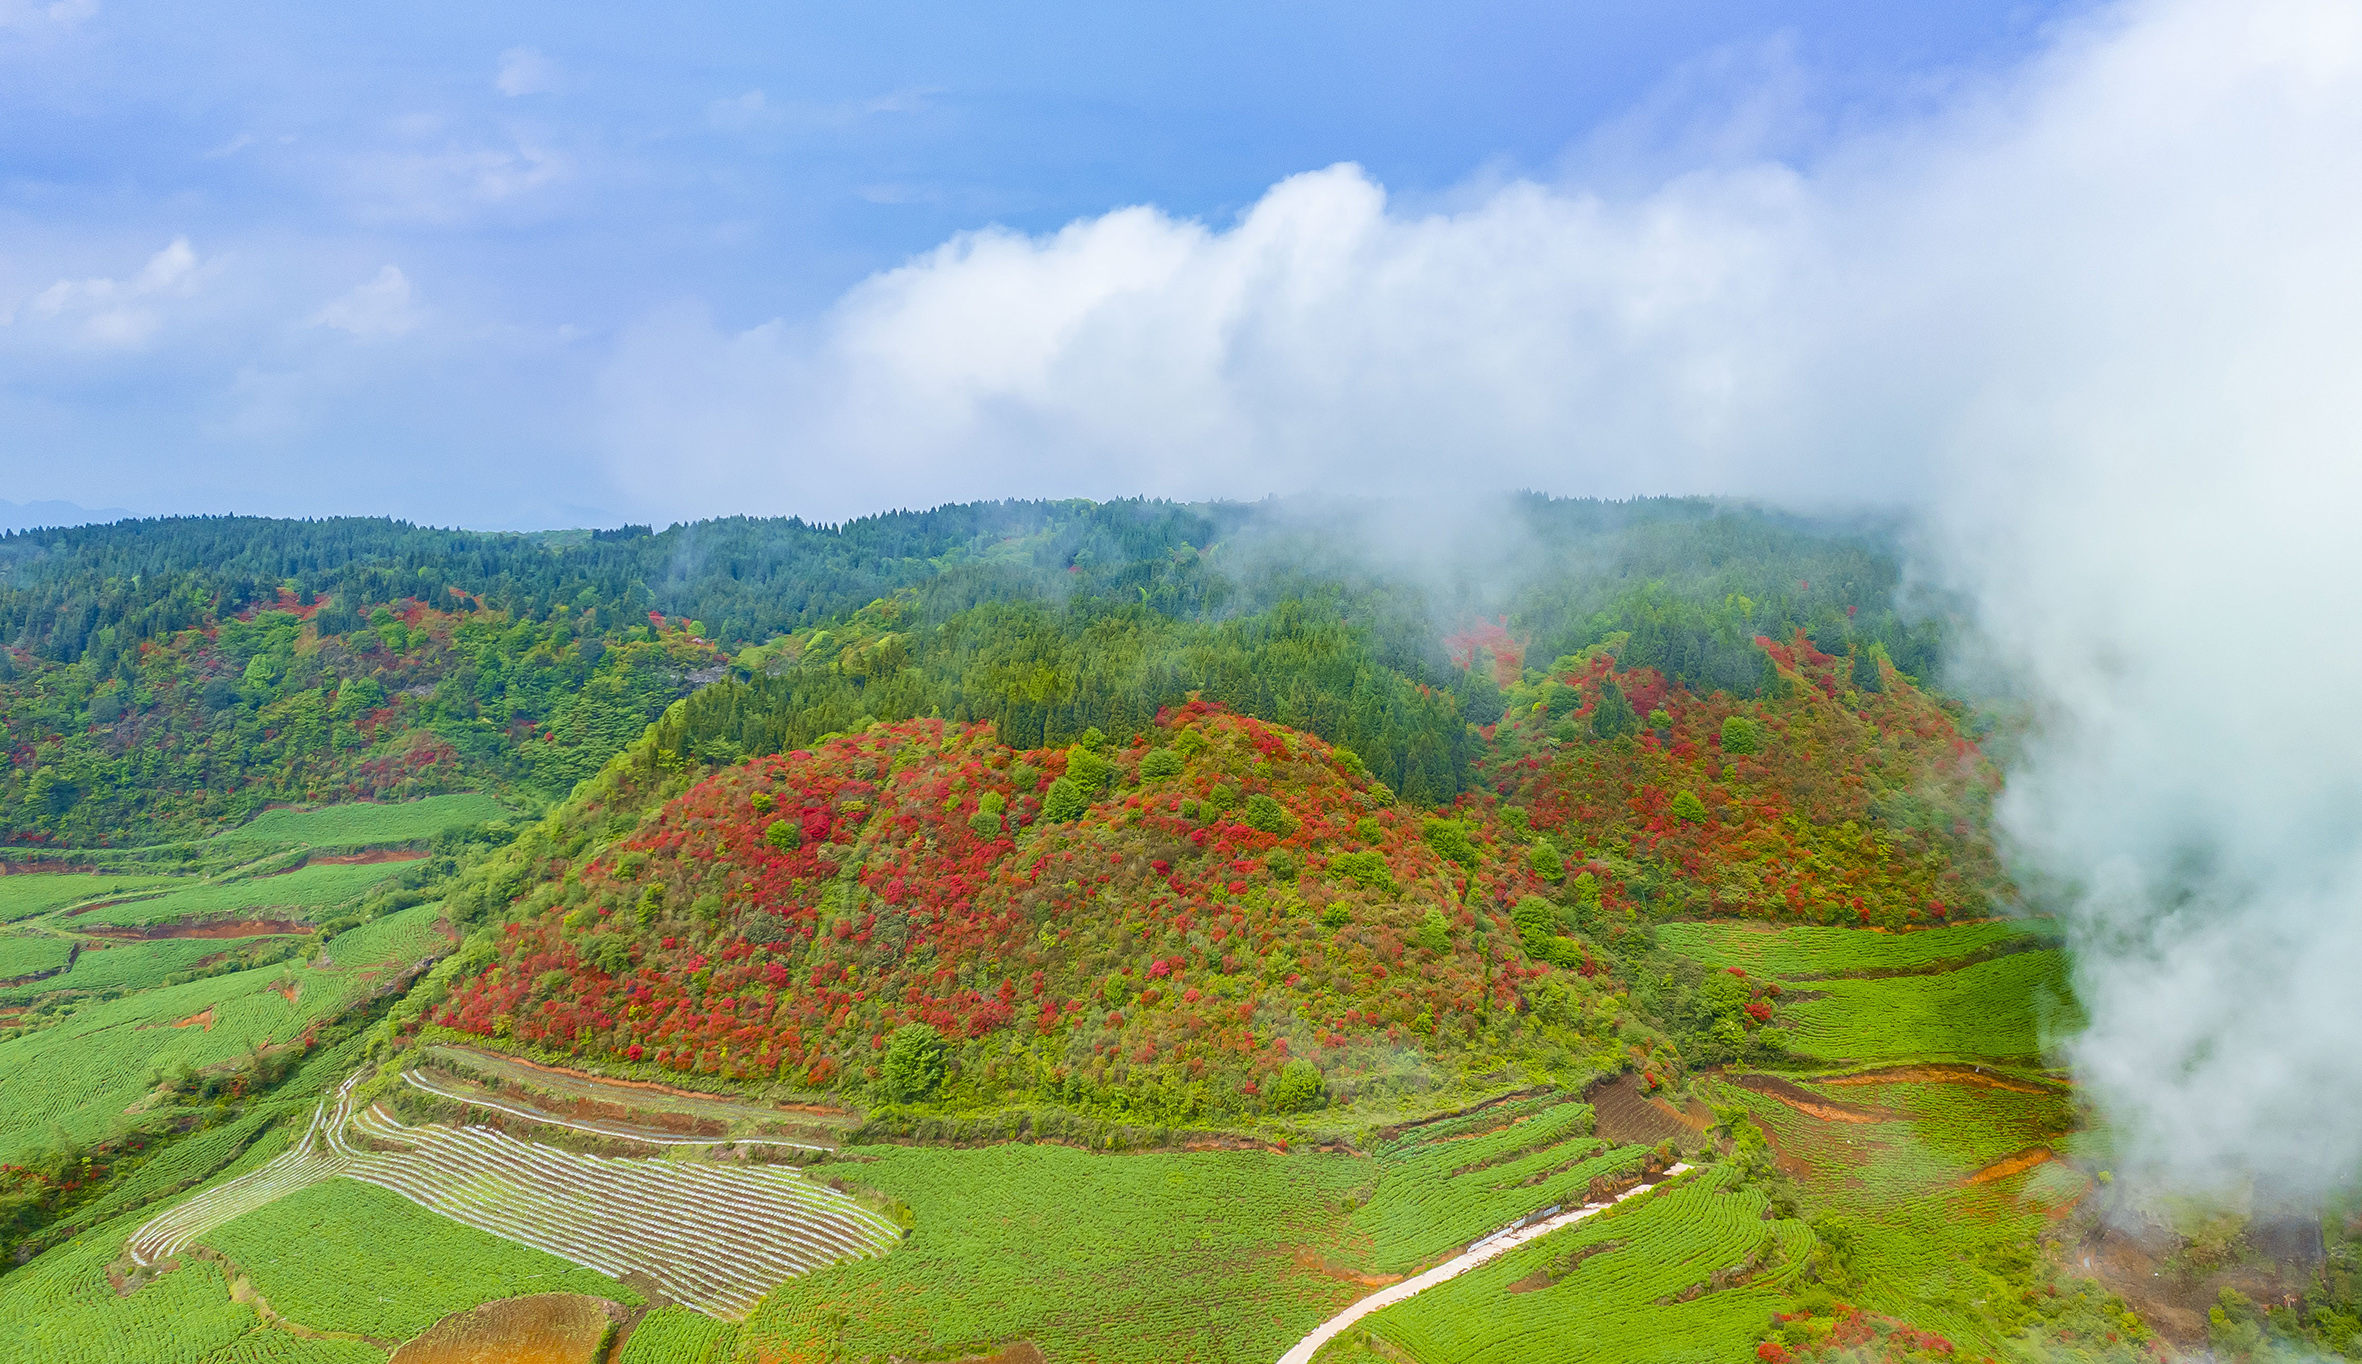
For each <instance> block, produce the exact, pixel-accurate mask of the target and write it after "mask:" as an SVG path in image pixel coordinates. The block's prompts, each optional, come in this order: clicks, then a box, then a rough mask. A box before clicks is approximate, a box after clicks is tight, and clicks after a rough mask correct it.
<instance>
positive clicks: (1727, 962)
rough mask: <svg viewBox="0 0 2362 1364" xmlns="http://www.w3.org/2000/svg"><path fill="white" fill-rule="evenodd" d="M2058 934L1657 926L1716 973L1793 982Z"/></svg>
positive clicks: (1925, 964) (2045, 923)
mask: <svg viewBox="0 0 2362 1364" xmlns="http://www.w3.org/2000/svg"><path fill="white" fill-rule="evenodd" d="M2058 933H2059V926H2058V922H2057V921H2056V920H2054V919H1995V920H1991V921H1988V922H1985V923H1977V924H1959V925H1956V926H1952V927H1947V928H1921V929H1913V930H1910V931H1908V932H1900V933H1880V932H1871V931H1866V930H1863V929H1858V928H1818V927H1813V926H1810V925H1797V926H1794V927H1776V926H1773V925H1770V924H1763V923H1757V922H1754V921H1740V922H1734V921H1729V920H1717V921H1714V922H1708V923H1670V924H1660V925H1658V927H1657V942H1658V944H1659V945H1660V946H1662V947H1664V948H1665V949H1667V950H1668V951H1673V952H1679V953H1681V954H1682V955H1683V956H1685V957H1691V958H1694V959H1696V960H1697V961H1699V962H1700V963H1702V964H1704V965H1706V966H1709V967H1712V968H1714V969H1716V970H1720V969H1722V968H1723V967H1726V966H1736V967H1738V968H1739V969H1741V970H1743V971H1745V972H1747V973H1748V974H1749V975H1756V976H1777V977H1780V978H1782V979H1786V980H1795V979H1808V978H1826V977H1830V976H1842V975H1846V974H1848V973H1855V972H1902V971H1925V970H1928V969H1930V968H1940V967H1942V966H1944V965H1945V964H1947V963H1956V962H1959V961H1961V960H1962V959H1964V958H1969V957H1974V956H1978V955H1980V954H1989V953H1993V952H1995V951H1998V950H2007V949H2013V948H2018V947H2021V946H2026V945H2030V944H2032V943H2036V942H2042V941H2046V940H2052V939H2055V938H2056V937H2057V936H2058Z"/></svg>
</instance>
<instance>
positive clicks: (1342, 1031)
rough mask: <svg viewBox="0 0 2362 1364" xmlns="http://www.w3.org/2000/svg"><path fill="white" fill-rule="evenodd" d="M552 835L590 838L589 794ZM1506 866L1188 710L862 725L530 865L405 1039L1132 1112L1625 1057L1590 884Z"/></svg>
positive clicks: (1268, 1102)
mask: <svg viewBox="0 0 2362 1364" xmlns="http://www.w3.org/2000/svg"><path fill="white" fill-rule="evenodd" d="M620 771H621V769H620V768H619V772H620ZM574 809H575V818H576V819H578V820H580V821H582V822H584V823H585V824H595V823H596V822H597V821H598V820H599V818H600V811H601V809H602V803H601V801H600V800H599V799H598V793H597V792H590V793H588V794H587V797H578V799H577V802H576V803H575V807H574ZM562 817H563V816H562ZM1533 854H1534V849H1533V848H1532V847H1531V845H1530V843H1529V841H1528V837H1527V835H1525V834H1524V833H1523V832H1522V831H1521V830H1520V829H1519V828H1516V827H1513V826H1512V825H1511V824H1510V823H1507V822H1504V821H1503V820H1502V819H1500V818H1499V817H1498V816H1497V814H1496V812H1495V811H1494V809H1493V808H1492V806H1491V803H1490V802H1489V801H1487V800H1485V799H1482V798H1469V799H1467V800H1464V801H1463V802H1462V804H1461V806H1460V807H1459V808H1458V809H1456V810H1454V811H1452V812H1450V815H1449V817H1436V816H1424V815H1422V814H1419V813H1416V812H1414V811H1412V810H1410V809H1408V808H1405V807H1403V806H1400V805H1398V804H1396V802H1395V800H1394V797H1393V794H1392V793H1391V792H1390V791H1388V790H1387V789H1386V788H1385V786H1384V785H1383V784H1381V783H1379V782H1377V781H1375V780H1373V779H1372V778H1371V777H1370V776H1369V775H1368V773H1367V772H1366V770H1365V769H1364V768H1363V766H1362V764H1361V762H1360V760H1359V759H1358V758H1357V757H1355V756H1354V755H1353V754H1352V753H1351V752H1350V751H1347V750H1345V749H1341V748H1335V747H1332V746H1330V745H1328V744H1326V743H1324V742H1322V741H1321V740H1319V739H1317V738H1314V737H1312V736H1310V735H1307V734H1304V733H1301V732H1298V731H1295V730H1291V729H1288V728H1285V727H1283V726H1279V725H1274V724H1268V723H1264V722H1261V721H1257V720H1254V719H1250V718H1247V717H1244V716H1239V715H1235V714H1231V713H1229V712H1227V711H1224V710H1222V709H1221V708H1219V707H1216V706H1213V705H1210V704H1206V703H1202V702H1193V703H1191V704H1188V705H1184V706H1179V707H1173V708H1169V709H1167V710H1165V711H1163V712H1162V713H1160V714H1159V715H1158V716H1157V718H1156V720H1155V722H1154V723H1153V724H1152V725H1150V726H1148V727H1146V728H1145V729H1143V730H1142V731H1141V732H1139V733H1137V734H1132V735H1127V736H1123V737H1121V738H1117V739H1109V738H1107V737H1105V736H1102V735H1100V734H1098V733H1097V732H1096V731H1091V732H1088V733H1086V734H1085V735H1084V736H1083V737H1082V739H1081V740H1080V741H1078V742H1077V743H1075V744H1073V745H1070V746H1068V747H1066V748H1062V749H1044V750H1033V751H1024V752H1020V751H1016V750H1012V749H1009V748H1007V747H1004V746H1003V745H1001V744H1000V743H999V742H998V741H997V740H996V738H995V736H994V733H993V730H992V729H991V728H990V727H989V726H983V725H963V724H955V723H946V722H944V721H939V720H912V721H905V722H902V723H898V724H886V725H878V726H874V727H872V728H870V729H868V730H866V731H864V732H862V733H860V734H856V735H850V736H845V737H840V738H835V739H831V740H829V741H827V742H825V743H821V744H819V745H817V746H815V747H813V748H810V749H805V750H798V751H795V752H791V753H784V754H778V755H773V756H769V757H763V758H757V759H754V760H751V761H748V762H746V763H743V764H740V765H737V766H733V767H730V768H727V769H724V770H722V771H720V772H717V773H715V774H713V775H711V776H709V777H707V778H705V779H704V780H702V781H699V782H697V783H696V784H695V785H693V786H691V787H689V788H688V789H687V790H685V791H683V792H682V793H680V794H679V795H677V796H676V797H674V798H673V799H671V800H670V801H669V802H667V803H665V804H664V805H663V806H662V807H661V809H660V810H658V811H657V812H656V813H655V814H654V815H653V816H652V817H650V818H648V819H646V820H645V822H643V823H641V824H640V825H639V826H638V827H636V828H633V829H632V830H631V831H630V832H629V833H628V834H626V835H625V836H623V837H620V838H617V839H616V840H615V841H613V842H611V843H608V844H606V845H605V846H603V847H598V848H595V849H593V850H587V851H584V852H582V853H580V854H578V856H577V857H576V858H575V859H574V860H572V861H570V862H568V861H553V862H549V863H545V864H544V865H543V879H541V880H540V881H539V882H538V884H532V885H530V886H529V887H527V886H523V885H518V886H514V887H513V889H514V890H516V891H519V892H521V894H520V895H519V897H518V899H517V900H516V902H515V905H514V907H513V908H512V909H511V910H510V911H509V914H510V919H509V922H507V923H506V924H504V925H503V926H502V928H501V930H500V931H499V932H498V934H497V935H495V937H494V939H493V945H492V946H490V947H488V948H479V949H478V950H477V951H476V952H475V953H474V954H472V956H471V957H470V958H469V959H467V960H466V961H465V962H464V966H463V968H462V970H461V971H460V972H458V973H456V974H455V975H454V976H453V977H452V978H451V979H450V982H449V990H448V993H447V995H445V996H444V997H443V998H442V999H441V1000H440V1001H439V1002H437V1003H435V1004H434V1005H433V1006H432V1007H431V1011H430V1012H429V1013H428V1014H427V1019H428V1021H431V1022H433V1023H436V1024H440V1025H443V1026H445V1027H448V1028H452V1029H457V1030H459V1031H462V1032H466V1033H472V1034H477V1035H482V1036H488V1037H493V1038H498V1039H506V1040H508V1041H509V1042H510V1043H512V1044H523V1045H527V1046H531V1047H535V1048H539V1049H544V1050H548V1051H552V1052H560V1053H566V1054H569V1055H573V1056H578V1057H582V1058H584V1059H587V1060H594V1061H597V1062H599V1063H601V1064H603V1065H609V1066H622V1067H627V1068H652V1069H656V1070H662V1071H671V1072H675V1073H683V1072H686V1073H695V1074H702V1075H709V1076H714V1077H717V1078H723V1079H733V1080H740V1081H748V1082H770V1081H784V1082H787V1083H789V1084H792V1085H795V1086H798V1087H801V1088H806V1089H812V1090H836V1091H852V1092H855V1093H858V1094H860V1095H861V1096H862V1097H864V1098H866V1099H868V1100H870V1101H873V1102H875V1101H880V1100H885V1101H892V1100H918V1099H932V1100H937V1101H942V1102H946V1103H954V1104H970V1103H974V1104H985V1103H992V1102H997V1101H1004V1100H1016V1099H1021V1098H1029V1099H1042V1100H1050V1101H1058V1102H1067V1103H1074V1104H1079V1105H1082V1106H1086V1107H1092V1108H1108V1107H1112V1108H1115V1109H1119V1110H1122V1111H1124V1112H1126V1113H1128V1114H1131V1115H1134V1116H1137V1117H1139V1118H1141V1119H1143V1120H1149V1121H1156V1122H1195V1121H1209V1120H1211V1121H1219V1120H1222V1119H1225V1118H1249V1117H1253V1116H1257V1115H1261V1114H1267V1113H1274V1112H1288V1111H1295V1110H1301V1109H1305V1108H1309V1107H1313V1106H1317V1105H1321V1104H1324V1103H1327V1102H1331V1101H1335V1100H1340V1099H1350V1098H1354V1097H1360V1096H1365V1095H1366V1096H1369V1097H1381V1096H1387V1095H1392V1094H1397V1093H1399V1094H1402V1095H1404V1096H1405V1097H1407V1096H1408V1095H1410V1094H1412V1093H1416V1092H1418V1091H1422V1090H1425V1089H1428V1088H1432V1087H1435V1086H1437V1085H1439V1084H1441V1083H1444V1082H1446V1081H1447V1080H1449V1079H1456V1078H1457V1077H1458V1075H1459V1074H1460V1073H1461V1072H1462V1071H1463V1069H1464V1068H1466V1067H1468V1066H1470V1065H1471V1064H1474V1065H1475V1066H1476V1067H1477V1068H1478V1069H1480V1070H1495V1069H1498V1068H1499V1067H1500V1066H1501V1065H1502V1064H1503V1063H1506V1062H1511V1061H1516V1062H1522V1063H1524V1064H1525V1065H1526V1066H1527V1067H1528V1068H1529V1069H1531V1070H1533V1071H1535V1072H1537V1073H1540V1072H1547V1071H1553V1070H1558V1069H1563V1070H1565V1071H1567V1072H1568V1073H1569V1076H1570V1078H1572V1077H1574V1076H1575V1075H1577V1074H1580V1073H1588V1072H1589V1071H1590V1070H1591V1069H1594V1068H1607V1069H1614V1068H1618V1067H1620V1066H1621V1065H1623V1064H1624V1063H1625V1062H1626V1061H1627V1060H1631V1061H1634V1062H1639V1061H1644V1060H1646V1059H1648V1057H1649V1054H1650V1051H1651V1046H1650V1045H1646V1044H1648V1043H1650V1042H1651V1041H1652V1039H1650V1038H1648V1037H1647V1035H1646V1034H1641V1033H1637V1032H1635V1033H1634V1036H1635V1037H1637V1038H1638V1040H1639V1041H1640V1042H1642V1043H1643V1044H1644V1045H1639V1046H1637V1047H1635V1046H1634V1044H1633V1043H1632V1042H1622V1043H1619V1042H1617V1041H1615V1040H1613V1039H1612V1037H1610V1036H1609V1035H1608V1033H1609V1029H1610V1027H1611V1026H1612V1025H1613V1023H1614V1022H1615V1021H1616V1018H1617V1013H1618V1011H1617V1009H1616V1007H1615V1002H1614V1000H1613V999H1612V997H1611V996H1610V991H1611V990H1612V988H1613V982H1612V978H1611V977H1610V975H1609V974H1608V972H1607V970H1606V967H1607V965H1608V963H1609V962H1611V961H1612V960H1613V959H1612V957H1610V955H1609V953H1608V951H1607V950H1606V946H1605V945H1604V944H1602V943H1595V942H1594V941H1592V940H1591V939H1590V938H1588V937H1586V936H1585V935H1584V933H1583V931H1582V928H1581V925H1582V924H1583V923H1584V922H1585V921H1586V920H1587V921H1588V922H1589V923H1590V924H1591V926H1592V927H1593V929H1594V930H1595V932H1598V933H1600V934H1601V935H1603V936H1604V935H1612V934H1616V933H1619V932H1621V929H1620V928H1616V927H1610V926H1609V925H1610V924H1611V923H1612V922H1613V920H1614V919H1615V917H1616V916H1615V915H1614V914H1613V913H1611V912H1609V911H1612V910H1613V909H1614V907H1615V903H1616V894H1617V891H1616V887H1615V885H1614V883H1613V881H1612V879H1611V878H1606V877H1605V876H1604V868H1602V869H1600V872H1598V873H1594V872H1592V871H1589V870H1587V869H1586V867H1585V865H1584V864H1583V863H1581V862H1580V861H1579V860H1578V861H1577V862H1576V863H1574V864H1572V866H1571V867H1570V865H1569V864H1568V863H1567V862H1566V859H1565V858H1564V857H1563V856H1560V855H1557V854H1556V853H1552V854H1551V855H1550V856H1548V857H1536V856H1534V855H1533ZM1603 883H1604V885H1603ZM501 889H502V890H503V891H506V890H510V889H512V887H509V886H503V887H502V888H501ZM1628 1031H1630V1030H1629V1029H1628ZM1627 1047H1630V1048H1633V1050H1634V1055H1633V1056H1632V1057H1629V1058H1628V1057H1626V1056H1624V1055H1623V1049H1624V1048H1627Z"/></svg>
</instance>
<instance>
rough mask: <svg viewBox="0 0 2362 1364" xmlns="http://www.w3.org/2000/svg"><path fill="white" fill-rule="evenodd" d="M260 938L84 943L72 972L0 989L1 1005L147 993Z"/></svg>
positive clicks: (247, 946) (168, 939)
mask: <svg viewBox="0 0 2362 1364" xmlns="http://www.w3.org/2000/svg"><path fill="white" fill-rule="evenodd" d="M261 941H263V939H261V938H164V939H160V940H158V941H155V942H126V943H103V942H102V943H86V944H84V945H83V948H82V955H81V956H80V957H78V958H76V959H75V961H74V969H73V970H71V971H67V972H64V973H62V974H59V975H54V976H51V977H49V978H48V979H46V980H38V981H34V982H32V983H30V984H26V985H14V986H9V987H7V988H4V989H0V1004H11V1003H18V1002H21V1001H24V1000H28V999H35V998H38V997H40V996H42V995H46V994H50V993H53V992H56V991H59V990H73V991H77V992H81V993H85V994H97V993H98V992H100V991H102V990H123V991H131V990H146V989H151V988H153V987H155V986H157V985H159V984H161V983H162V982H163V980H164V978H165V977H166V976H169V975H171V974H172V973H174V972H175V971H186V970H188V969H189V968H190V967H192V966H195V965H196V964H197V963H199V962H201V961H203V960H204V959H206V958H207V957H214V956H219V955H221V954H222V953H224V952H240V951H244V950H245V949H247V948H249V947H252V946H254V945H255V944H256V943H258V942H261Z"/></svg>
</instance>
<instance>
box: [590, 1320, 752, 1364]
mask: <svg viewBox="0 0 2362 1364" xmlns="http://www.w3.org/2000/svg"><path fill="white" fill-rule="evenodd" d="M737 1340H738V1328H737V1327H736V1326H734V1325H732V1324H731V1323H729V1322H726V1321H715V1320H714V1319H713V1318H712V1317H709V1316H706V1315H705V1314H703V1313H701V1312H695V1311H692V1310H690V1309H689V1308H686V1307H659V1308H657V1309H656V1310H655V1311H653V1312H650V1313H649V1314H648V1315H646V1316H644V1317H642V1318H640V1324H639V1325H637V1326H635V1327H633V1328H632V1333H631V1338H630V1339H629V1340H626V1341H625V1342H624V1343H623V1353H622V1354H620V1355H617V1356H616V1361H615V1364H727V1361H728V1360H729V1359H730V1356H731V1354H732V1350H731V1346H732V1345H733V1344H735V1343H736V1342H737Z"/></svg>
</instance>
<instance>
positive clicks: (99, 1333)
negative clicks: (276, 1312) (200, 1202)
mask: <svg viewBox="0 0 2362 1364" xmlns="http://www.w3.org/2000/svg"><path fill="white" fill-rule="evenodd" d="M138 1222H139V1219H138V1218H136V1217H127V1218H124V1219H122V1220H120V1221H116V1222H112V1223H108V1224H106V1225H103V1226H98V1227H94V1228H92V1229H91V1230H89V1231H87V1232H85V1233H83V1234H82V1235H81V1236H79V1237H77V1238H75V1239H74V1240H73V1241H71V1242H69V1243H67V1244H66V1245H63V1246H59V1247H58V1248H57V1249H55V1250H52V1251H49V1252H48V1253H46V1254H43V1255H39V1256H36V1257H35V1258H34V1259H33V1261H32V1263H30V1264H28V1265H26V1266H24V1267H23V1268H22V1269H15V1270H11V1271H10V1272H9V1273H8V1274H7V1275H6V1276H5V1277H0V1364H119V1362H120V1361H123V1360H133V1359H136V1360H139V1361H142V1364H229V1361H231V1360H234V1359H239V1358H241V1356H238V1355H235V1354H232V1353H230V1352H231V1351H232V1350H234V1349H235V1348H236V1347H237V1346H238V1344H239V1341H240V1340H241V1338H243V1337H245V1336H246V1335H247V1334H248V1333H249V1332H252V1331H255V1330H256V1329H257V1328H258V1327H259V1326H260V1322H259V1321H258V1319H257V1318H256V1317H255V1314H254V1309H252V1308H250V1307H244V1306H241V1305H239V1304H238V1303H235V1302H232V1301H231V1300H230V1293H229V1285H228V1284H227V1283H226V1282H225V1281H224V1280H223V1278H222V1276H221V1274H220V1273H219V1272H218V1271H213V1270H211V1267H210V1266H200V1267H198V1268H196V1269H193V1270H184V1271H182V1272H180V1273H177V1274H167V1275H165V1276H164V1278H163V1279H162V1280H160V1281H159V1282H156V1283H153V1284H150V1285H148V1286H147V1287H146V1288H144V1289H142V1290H140V1291H139V1292H137V1293H134V1294H132V1295H130V1296H129V1297H123V1296H120V1295H118V1294H117V1293H116V1292H115V1290H114V1287H113V1285H111V1284H110V1283H108V1282H107V1275H106V1271H107V1266H108V1265H109V1264H110V1263H112V1262H113V1261H114V1260H116V1259H117V1258H118V1257H119V1256H120V1255H121V1254H122V1250H123V1238H124V1237H126V1236H128V1235H130V1234H131V1232H132V1230H133V1229H134V1228H135V1227H136V1226H137V1225H138ZM243 1358H249V1359H254V1358H264V1359H267V1358H270V1356H267V1355H263V1356H256V1355H247V1356H243Z"/></svg>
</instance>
